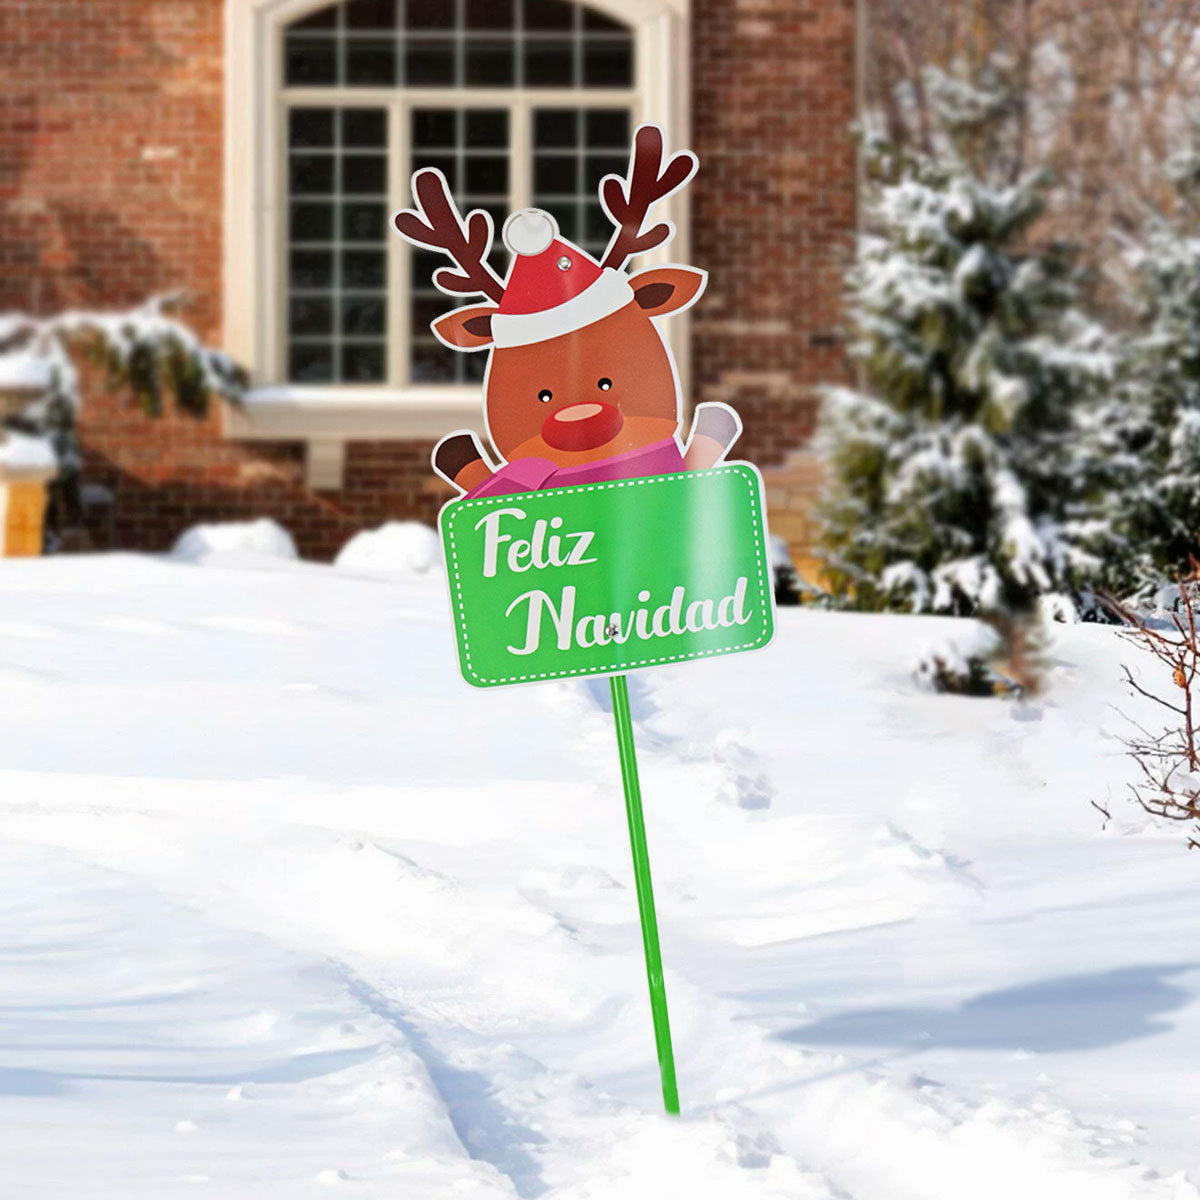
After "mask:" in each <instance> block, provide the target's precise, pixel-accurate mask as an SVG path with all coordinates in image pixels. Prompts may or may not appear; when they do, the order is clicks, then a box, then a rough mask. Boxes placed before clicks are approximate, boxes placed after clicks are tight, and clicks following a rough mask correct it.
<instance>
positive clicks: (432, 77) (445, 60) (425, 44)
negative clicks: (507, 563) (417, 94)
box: [404, 41, 457, 87]
mask: <svg viewBox="0 0 1200 1200" xmlns="http://www.w3.org/2000/svg"><path fill="white" fill-rule="evenodd" d="M454 66H455V63H454V43H453V42H443V41H421V42H409V43H408V53H407V57H406V58H405V68H404V69H405V72H406V74H405V79H406V81H407V82H408V83H410V84H412V85H413V86H415V87H419V86H421V85H425V86H429V87H436V86H453V85H454V84H455V83H456V82H457V80H456V79H455V70H454Z"/></svg>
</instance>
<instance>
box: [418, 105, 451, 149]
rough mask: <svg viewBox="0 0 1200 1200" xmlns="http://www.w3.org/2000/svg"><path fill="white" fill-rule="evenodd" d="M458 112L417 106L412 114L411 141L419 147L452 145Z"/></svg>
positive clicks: (440, 147)
mask: <svg viewBox="0 0 1200 1200" xmlns="http://www.w3.org/2000/svg"><path fill="white" fill-rule="evenodd" d="M457 118H458V113H457V112H455V111H454V110H453V109H445V108H418V109H414V110H413V114H412V143H413V145H414V146H419V147H426V146H429V147H437V148H439V149H442V148H447V147H452V146H453V145H454V143H455V140H456V137H455V128H456V125H457Z"/></svg>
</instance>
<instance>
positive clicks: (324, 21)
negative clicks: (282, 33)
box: [288, 4, 338, 29]
mask: <svg viewBox="0 0 1200 1200" xmlns="http://www.w3.org/2000/svg"><path fill="white" fill-rule="evenodd" d="M337 10H338V6H337V5H336V4H331V5H329V7H328V8H319V9H317V11H316V12H315V13H312V14H311V15H310V16H307V17H301V18H300V19H299V20H298V21H293V22H292V23H291V25H289V26H288V28H289V29H332V28H333V27H334V26H335V25H336V24H337Z"/></svg>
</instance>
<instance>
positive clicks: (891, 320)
mask: <svg viewBox="0 0 1200 1200" xmlns="http://www.w3.org/2000/svg"><path fill="white" fill-rule="evenodd" d="M939 95H940V96H941V99H942V102H941V105H940V111H941V125H942V128H943V131H944V133H945V137H944V139H943V141H944V143H945V146H946V150H945V152H944V154H943V155H942V156H940V157H938V158H936V159H935V158H932V157H928V156H923V155H920V154H911V153H910V154H905V155H898V154H896V153H894V152H892V151H891V150H889V149H888V148H887V147H884V146H877V147H875V148H874V150H873V153H872V157H871V162H872V167H873V170H872V174H873V183H872V186H871V188H870V191H869V194H868V197H867V204H868V225H869V228H870V230H871V232H870V233H869V234H867V235H864V237H863V238H862V239H861V242H860V246H859V253H858V258H857V262H856V264H855V265H854V266H853V268H852V269H851V271H850V273H849V277H848V291H849V295H848V301H849V312H850V318H851V321H852V325H853V333H854V338H853V342H852V352H853V353H854V355H855V356H856V358H857V359H858V361H859V363H860V364H861V368H862V377H863V380H864V383H865V385H866V386H865V388H864V389H861V390H859V389H852V388H831V389H828V390H827V393H826V399H825V405H824V412H823V420H822V429H821V434H820V437H821V440H822V441H823V444H824V449H825V451H826V454H827V457H828V460H829V462H830V465H831V475H832V487H831V492H830V494H829V496H828V498H827V500H826V503H825V504H824V506H823V514H822V515H823V520H824V528H825V533H824V557H825V562H826V568H827V572H828V575H829V577H830V580H831V582H832V584H833V587H834V590H835V591H836V592H838V593H839V594H841V595H842V596H844V597H845V598H846V599H847V601H848V602H849V603H851V604H852V605H853V606H854V607H857V608H862V609H872V610H877V609H894V610H907V611H926V612H937V613H948V614H966V613H976V612H979V613H986V612H1031V611H1032V610H1033V609H1034V607H1035V605H1036V602H1037V600H1038V599H1039V597H1043V596H1048V595H1057V596H1061V597H1063V598H1064V599H1065V600H1066V601H1068V602H1072V601H1073V600H1074V598H1075V597H1076V596H1077V595H1078V593H1079V590H1080V589H1081V588H1082V587H1083V586H1085V585H1086V584H1087V583H1088V581H1089V580H1090V579H1091V578H1092V577H1093V576H1094V575H1096V574H1097V573H1098V572H1099V570H1100V567H1101V563H1102V559H1103V555H1104V553H1105V551H1106V550H1107V534H1106V531H1105V529H1104V527H1103V525H1102V523H1101V522H1099V521H1097V519H1096V511H1095V510H1096V493H1097V491H1098V489H1099V488H1100V487H1101V484H1102V480H1103V479H1104V478H1105V471H1106V466H1105V464H1104V462H1103V461H1102V459H1101V457H1100V455H1099V454H1098V452H1097V450H1096V448H1095V442H1094V438H1093V437H1092V436H1091V435H1090V432H1089V422H1090V421H1091V420H1092V418H1091V415H1090V414H1091V412H1092V409H1093V407H1094V405H1093V403H1092V400H1091V398H1092V397H1093V396H1094V395H1095V394H1096V392H1097V391H1098V389H1099V385H1100V384H1101V383H1102V382H1103V381H1104V380H1106V378H1107V377H1108V376H1109V375H1110V373H1111V370H1112V366H1113V363H1112V355H1111V353H1110V348H1109V339H1108V338H1107V336H1106V334H1105V333H1104V331H1103V330H1102V329H1101V328H1100V327H1099V326H1097V325H1096V324H1095V323H1093V322H1092V321H1090V320H1088V319H1087V318H1086V317H1085V316H1084V315H1083V313H1082V312H1081V311H1080V308H1079V306H1078V301H1079V286H1080V285H1079V279H1078V275H1077V272H1076V270H1075V266H1074V256H1073V253H1072V251H1071V250H1070V248H1068V247H1066V246H1063V245H1057V244H1051V245H1038V244H1036V243H1035V242H1034V241H1033V240H1032V239H1031V237H1030V231H1031V228H1032V227H1033V225H1034V223H1035V222H1036V221H1037V219H1038V216H1039V214H1040V213H1041V211H1042V204H1043V195H1044V190H1045V181H1044V179H1043V178H1042V177H1041V176H1040V175H1038V174H1037V173H1032V174H1025V175H1022V176H1020V177H1019V178H1016V179H1001V178H996V177H995V171H994V168H993V167H992V166H991V165H990V164H992V163H994V162H995V161H1000V160H1001V159H1002V158H1003V156H1002V155H1000V154H999V153H997V155H995V156H992V155H989V154H988V153H987V142H988V139H989V138H992V137H993V132H994V131H993V130H992V128H991V126H990V125H989V122H991V121H993V119H994V120H995V121H997V122H1003V121H1004V120H1007V113H1008V110H1007V109H1006V108H1005V106H1004V105H1003V104H1002V103H1000V102H999V101H997V102H996V103H995V104H992V105H991V106H990V107H989V105H988V103H986V101H987V99H988V97H987V96H983V97H979V96H978V95H976V93H974V92H973V91H972V89H971V88H969V87H968V85H966V84H964V83H959V84H958V86H957V87H953V88H951V87H944V88H942V90H941V92H940V93H939ZM997 114H998V115H997ZM1001 136H1002V131H996V132H995V137H996V139H1001ZM981 145H982V146H983V149H982V150H981ZM973 164H980V165H979V166H976V165H973Z"/></svg>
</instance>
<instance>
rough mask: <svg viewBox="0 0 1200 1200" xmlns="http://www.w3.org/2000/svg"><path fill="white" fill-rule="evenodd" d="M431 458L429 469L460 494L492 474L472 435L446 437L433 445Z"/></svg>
mask: <svg viewBox="0 0 1200 1200" xmlns="http://www.w3.org/2000/svg"><path fill="white" fill-rule="evenodd" d="M432 458H433V469H434V470H435V471H436V472H437V473H438V474H439V475H440V476H441V477H442V478H443V479H444V480H445V481H446V482H447V483H451V484H453V485H454V486H455V487H456V488H458V490H459V491H460V492H469V491H471V489H472V488H476V487H478V486H479V485H480V484H481V483H483V481H484V480H485V479H490V478H491V475H492V468H491V467H490V466H489V465H488V461H487V459H486V458H484V456H483V450H482V448H481V447H480V445H479V439H478V438H477V437H476V436H475V435H474V434H473V433H467V432H460V433H450V434H447V435H446V436H445V437H444V438H442V440H441V441H440V442H438V444H437V445H436V446H434V448H433V455H432Z"/></svg>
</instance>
